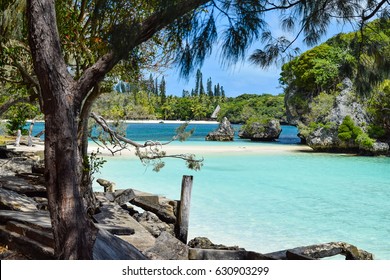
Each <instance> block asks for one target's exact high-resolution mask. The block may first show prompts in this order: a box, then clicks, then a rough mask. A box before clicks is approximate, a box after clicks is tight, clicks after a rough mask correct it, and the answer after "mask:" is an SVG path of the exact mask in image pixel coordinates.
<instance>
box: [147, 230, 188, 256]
mask: <svg viewBox="0 0 390 280" xmlns="http://www.w3.org/2000/svg"><path fill="white" fill-rule="evenodd" d="M144 254H145V256H147V257H148V258H150V259H153V260H188V246H186V245H185V244H183V243H182V242H181V241H180V240H179V239H177V238H175V237H173V236H172V235H170V234H169V233H168V232H166V231H163V232H162V233H161V235H160V236H159V237H158V238H157V239H156V244H155V245H154V246H153V247H152V248H150V249H148V250H147V251H145V252H144Z"/></svg>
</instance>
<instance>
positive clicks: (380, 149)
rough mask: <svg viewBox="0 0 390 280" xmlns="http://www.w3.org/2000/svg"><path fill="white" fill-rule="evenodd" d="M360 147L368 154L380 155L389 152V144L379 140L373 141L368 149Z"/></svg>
mask: <svg viewBox="0 0 390 280" xmlns="http://www.w3.org/2000/svg"><path fill="white" fill-rule="evenodd" d="M360 148H361V149H362V150H364V151H363V153H365V154H368V155H374V156H380V155H388V153H389V144H388V143H383V142H380V141H377V142H375V143H374V145H373V146H372V147H371V148H370V149H368V150H366V149H365V148H362V147H360Z"/></svg>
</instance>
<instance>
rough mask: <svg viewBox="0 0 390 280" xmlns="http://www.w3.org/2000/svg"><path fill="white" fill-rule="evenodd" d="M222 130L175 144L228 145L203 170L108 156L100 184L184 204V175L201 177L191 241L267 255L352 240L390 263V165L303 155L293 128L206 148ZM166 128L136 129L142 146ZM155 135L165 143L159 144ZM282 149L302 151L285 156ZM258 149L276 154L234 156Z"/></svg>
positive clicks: (201, 129) (200, 130)
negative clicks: (267, 138)
mask: <svg viewBox="0 0 390 280" xmlns="http://www.w3.org/2000/svg"><path fill="white" fill-rule="evenodd" d="M149 125H150V124H149ZM215 127H216V125H214V126H213V125H199V126H198V127H197V128H196V129H197V134H195V139H192V140H190V141H188V142H185V143H180V144H174V145H178V146H180V147H181V148H186V147H187V148H188V149H189V150H191V147H196V146H197V147H202V146H207V147H208V148H210V147H211V148H212V147H213V146H214V147H215V149H217V148H219V147H221V146H224V149H223V151H224V152H221V153H215V152H207V151H210V150H205V151H204V152H203V153H201V155H202V156H203V157H204V166H203V168H202V170H201V171H198V172H194V171H190V170H188V169H186V167H185V164H184V163H183V162H182V161H179V160H166V166H165V167H164V168H163V169H162V170H161V171H160V172H159V173H155V172H153V171H152V167H150V166H149V167H148V166H143V165H142V164H141V163H140V161H139V160H137V159H136V158H134V157H131V156H115V157H106V160H107V163H106V164H105V165H104V167H103V169H102V170H101V174H97V176H96V177H97V178H100V177H101V178H105V179H108V180H112V181H114V182H116V184H117V187H119V188H136V189H140V190H143V191H147V192H152V193H156V194H160V195H164V196H167V197H170V198H173V199H179V196H180V185H181V178H182V175H194V186H193V191H192V202H191V203H192V204H191V215H190V229H189V238H190V239H191V238H193V237H196V236H207V237H209V238H210V239H211V241H213V242H214V243H223V244H225V245H239V246H240V247H244V248H245V249H247V250H255V251H259V252H262V253H267V252H272V251H277V250H281V249H288V248H293V247H297V246H304V245H311V244H316V243H323V242H330V241H345V242H348V243H351V244H354V245H355V246H357V247H359V248H361V249H364V250H367V251H369V252H372V253H373V254H374V255H375V258H376V259H390V241H389V240H388V236H389V235H390V202H389V201H390V172H388V171H389V169H390V158H387V157H357V156H351V155H343V154H337V155H335V154H321V153H310V152H307V150H306V151H305V152H301V151H299V149H296V148H297V147H300V146H299V145H298V144H297V142H298V141H299V139H297V138H296V136H295V135H296V130H295V128H293V127H283V128H284V133H282V136H281V140H280V141H279V142H275V143H252V142H248V141H245V140H237V141H235V142H232V143H215V142H213V143H210V142H205V141H203V139H204V135H203V134H204V133H205V132H206V131H207V132H208V131H210V128H212V129H214V128H215ZM165 129H166V130H167V131H170V130H171V129H172V127H171V125H168V124H157V126H156V124H154V125H153V126H148V124H137V125H136V126H133V127H130V128H129V129H128V130H131V131H133V132H135V134H136V135H137V137H138V136H140V135H141V134H144V135H143V136H141V137H140V138H139V139H137V140H146V139H161V138H162V139H163V140H167V139H169V137H167V138H166V139H164V137H166V136H167V135H166V134H165V133H163V132H161V130H165ZM147 131H149V132H147ZM207 132H206V133H207ZM150 133H151V134H150ZM155 133H156V135H158V137H159V138H157V137H156V138H151V137H153V136H154V134H155ZM158 133H160V134H158ZM129 136H131V135H129ZM141 138H144V139H141ZM280 145H284V146H289V147H293V148H294V149H291V150H289V149H282V150H278V149H277V147H280ZM255 146H256V147H258V148H259V149H261V150H262V151H267V150H269V151H270V152H267V153H266V152H260V153H259V152H256V153H251V152H238V153H237V152H234V153H233V152H229V150H230V149H231V150H237V148H238V147H239V148H246V147H255ZM243 151H244V150H243ZM278 151H279V152H278ZM94 186H95V189H96V190H99V191H101V190H102V188H101V187H99V186H98V185H96V184H95V185H94Z"/></svg>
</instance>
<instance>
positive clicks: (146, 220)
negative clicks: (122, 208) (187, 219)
mask: <svg viewBox="0 0 390 280" xmlns="http://www.w3.org/2000/svg"><path fill="white" fill-rule="evenodd" d="M135 219H136V220H137V222H139V223H140V224H141V225H142V226H144V227H145V228H146V229H147V230H148V231H149V232H150V233H151V234H152V235H153V236H154V237H158V236H159V235H160V234H161V233H162V232H163V231H167V232H168V233H169V234H171V235H173V234H174V225H173V224H167V223H164V222H162V221H161V220H160V219H159V218H158V217H157V215H156V214H154V213H152V212H149V211H145V212H143V213H142V214H138V215H135Z"/></svg>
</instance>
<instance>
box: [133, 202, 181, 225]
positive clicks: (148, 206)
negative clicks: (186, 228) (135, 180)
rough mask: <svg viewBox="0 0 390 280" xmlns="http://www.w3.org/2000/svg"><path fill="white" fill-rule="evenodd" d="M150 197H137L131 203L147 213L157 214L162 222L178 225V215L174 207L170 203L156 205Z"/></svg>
mask: <svg viewBox="0 0 390 280" xmlns="http://www.w3.org/2000/svg"><path fill="white" fill-rule="evenodd" d="M155 202H156V201H154V199H153V198H151V197H150V196H145V197H144V196H137V197H135V198H134V199H133V200H132V201H131V202H130V203H131V204H133V205H135V206H138V207H141V208H142V209H144V210H146V211H150V212H153V213H154V214H156V215H157V216H158V217H159V218H160V220H161V221H163V222H166V223H170V224H174V223H176V215H175V209H174V207H173V206H172V205H171V204H169V203H158V204H157V203H155Z"/></svg>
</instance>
